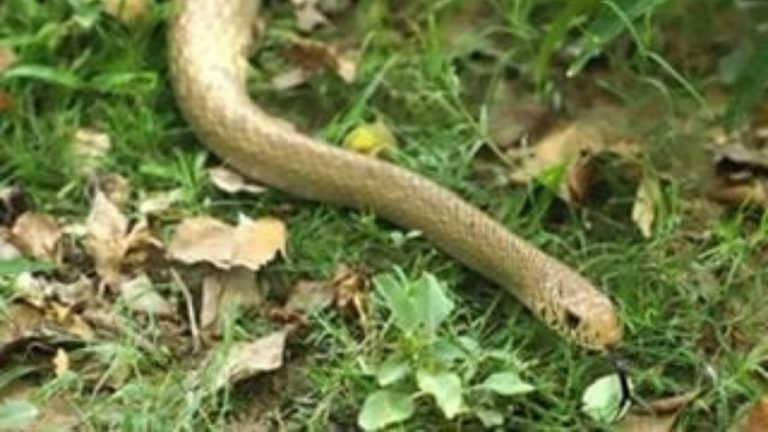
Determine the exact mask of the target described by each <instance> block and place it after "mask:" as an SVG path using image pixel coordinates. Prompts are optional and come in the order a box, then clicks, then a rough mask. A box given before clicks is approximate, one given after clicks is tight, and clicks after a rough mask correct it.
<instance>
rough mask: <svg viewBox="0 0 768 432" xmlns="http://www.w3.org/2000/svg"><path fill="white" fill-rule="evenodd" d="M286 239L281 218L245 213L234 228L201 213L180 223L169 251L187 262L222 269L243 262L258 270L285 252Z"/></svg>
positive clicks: (173, 255) (245, 265)
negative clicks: (261, 216)
mask: <svg viewBox="0 0 768 432" xmlns="http://www.w3.org/2000/svg"><path fill="white" fill-rule="evenodd" d="M286 239H287V230H286V228H285V224H284V223H283V222H282V221H280V220H277V219H273V218H262V219H259V220H256V221H252V220H250V219H248V218H247V217H245V216H241V217H240V221H239V223H238V226H237V227H234V228H233V227H231V226H230V225H227V224H225V223H224V222H221V221H219V220H217V219H214V218H211V217H207V216H201V217H195V218H191V219H186V220H184V221H182V223H181V224H179V226H178V228H177V230H176V234H175V235H174V237H173V239H172V240H171V244H170V246H169V247H168V253H169V254H170V256H171V257H172V258H173V259H175V260H178V261H181V262H184V263H187V264H192V263H197V262H208V263H211V264H213V265H214V266H216V267H219V268H221V269H229V268H231V267H232V266H237V265H240V266H244V267H246V268H249V269H251V270H253V271H255V270H258V269H259V268H260V267H261V266H262V265H264V264H266V263H267V262H269V261H270V260H272V259H273V258H274V257H275V255H277V253H278V252H280V253H283V254H285V246H286Z"/></svg>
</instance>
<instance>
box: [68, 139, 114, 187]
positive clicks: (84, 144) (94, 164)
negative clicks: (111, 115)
mask: <svg viewBox="0 0 768 432" xmlns="http://www.w3.org/2000/svg"><path fill="white" fill-rule="evenodd" d="M111 148H112V140H111V139H110V138H109V135H107V134H105V133H104V132H101V131H99V130H96V129H93V128H81V129H78V130H77V131H76V132H75V137H74V142H73V143H72V153H73V156H74V158H75V160H76V161H77V172H78V174H80V175H82V176H84V177H88V176H91V175H93V174H95V173H96V171H97V170H98V168H99V167H100V166H101V164H102V163H103V162H104V158H105V156H106V155H107V153H108V152H109V150H110V149H111Z"/></svg>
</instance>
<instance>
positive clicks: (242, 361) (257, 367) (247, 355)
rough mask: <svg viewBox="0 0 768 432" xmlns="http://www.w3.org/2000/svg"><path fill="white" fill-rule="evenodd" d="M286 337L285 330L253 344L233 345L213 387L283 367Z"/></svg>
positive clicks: (241, 343)
mask: <svg viewBox="0 0 768 432" xmlns="http://www.w3.org/2000/svg"><path fill="white" fill-rule="evenodd" d="M287 335H288V332H287V331H286V330H278V331H276V332H273V333H271V334H268V335H266V336H264V337H261V338H259V339H257V340H255V341H253V342H239V343H235V344H233V346H232V347H231V348H230V350H229V352H228V353H227V356H226V359H225V360H224V365H223V366H222V368H221V369H220V370H219V372H218V374H217V377H216V379H215V386H216V387H217V388H222V387H224V386H227V385H232V384H235V383H237V382H238V381H242V380H244V379H246V378H250V377H253V376H255V375H258V374H260V373H263V372H269V371H273V370H276V369H279V368H280V367H281V366H282V365H283V355H284V351H285V340H286V337H287Z"/></svg>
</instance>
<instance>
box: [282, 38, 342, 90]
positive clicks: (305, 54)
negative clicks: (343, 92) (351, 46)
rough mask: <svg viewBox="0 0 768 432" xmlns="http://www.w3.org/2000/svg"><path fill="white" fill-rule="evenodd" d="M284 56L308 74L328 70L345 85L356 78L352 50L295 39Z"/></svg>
mask: <svg viewBox="0 0 768 432" xmlns="http://www.w3.org/2000/svg"><path fill="white" fill-rule="evenodd" d="M286 55H287V57H288V59H289V60H290V61H292V62H293V63H294V64H296V65H298V66H300V67H301V68H303V69H304V70H305V71H307V72H308V73H310V74H313V73H316V72H318V71H320V70H321V69H324V68H325V69H330V70H331V71H333V72H335V73H336V75H338V76H339V77H340V78H341V79H342V80H344V81H345V82H347V83H351V82H353V81H354V80H355V77H356V76H357V54H356V53H355V52H354V51H353V50H348V49H342V48H340V47H337V46H334V45H329V44H326V43H324V42H320V41H317V40H312V39H296V40H295V41H294V42H293V43H292V44H291V46H290V47H289V48H288V52H287V54H286Z"/></svg>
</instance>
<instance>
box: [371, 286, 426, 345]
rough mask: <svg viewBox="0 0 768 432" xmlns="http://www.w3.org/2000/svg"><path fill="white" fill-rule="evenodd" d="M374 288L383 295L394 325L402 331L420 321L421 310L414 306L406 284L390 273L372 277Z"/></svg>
mask: <svg viewBox="0 0 768 432" xmlns="http://www.w3.org/2000/svg"><path fill="white" fill-rule="evenodd" d="M401 280H402V279H401ZM373 284H374V286H375V287H376V290H377V291H379V293H380V294H381V295H382V296H383V297H384V299H385V300H386V302H387V307H388V308H389V310H390V312H392V315H393V316H394V319H395V325H397V327H399V328H400V330H402V331H404V332H411V331H413V330H416V328H417V327H418V326H419V325H420V324H421V323H422V315H423V314H422V312H421V311H419V310H417V309H416V308H415V307H414V304H413V302H412V301H411V298H410V296H409V292H408V286H407V285H406V284H405V283H402V282H401V281H400V280H398V279H397V278H395V276H393V275H391V274H384V275H380V276H377V277H376V278H374V279H373Z"/></svg>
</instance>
